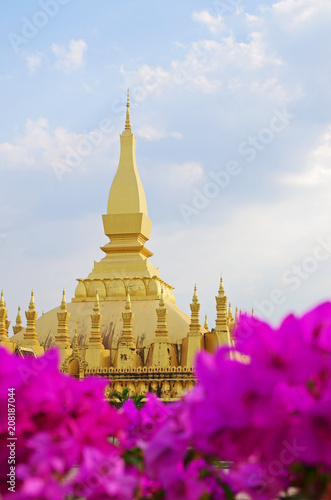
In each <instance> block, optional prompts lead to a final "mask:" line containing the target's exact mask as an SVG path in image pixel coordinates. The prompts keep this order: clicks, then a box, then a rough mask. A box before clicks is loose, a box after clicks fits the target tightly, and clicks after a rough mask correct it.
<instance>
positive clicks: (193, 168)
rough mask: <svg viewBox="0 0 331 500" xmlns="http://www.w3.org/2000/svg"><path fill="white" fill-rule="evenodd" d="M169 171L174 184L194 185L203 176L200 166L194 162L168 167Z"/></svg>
mask: <svg viewBox="0 0 331 500" xmlns="http://www.w3.org/2000/svg"><path fill="white" fill-rule="evenodd" d="M169 171H170V178H171V179H174V182H175V183H176V184H184V183H189V184H191V183H194V182H196V181H197V180H199V179H200V178H201V177H202V176H203V174H204V170H203V168H202V166H201V165H200V164H199V163H196V162H194V161H192V162H186V163H181V164H173V165H170V168H169Z"/></svg>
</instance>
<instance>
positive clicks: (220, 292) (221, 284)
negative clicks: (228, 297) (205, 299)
mask: <svg viewBox="0 0 331 500" xmlns="http://www.w3.org/2000/svg"><path fill="white" fill-rule="evenodd" d="M218 295H219V296H220V297H222V296H224V286H223V276H222V275H221V280H220V287H219V289H218Z"/></svg>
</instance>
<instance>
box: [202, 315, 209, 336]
mask: <svg viewBox="0 0 331 500" xmlns="http://www.w3.org/2000/svg"><path fill="white" fill-rule="evenodd" d="M203 327H204V329H205V330H207V332H209V326H208V319H207V314H206V315H205V324H204V325H203Z"/></svg>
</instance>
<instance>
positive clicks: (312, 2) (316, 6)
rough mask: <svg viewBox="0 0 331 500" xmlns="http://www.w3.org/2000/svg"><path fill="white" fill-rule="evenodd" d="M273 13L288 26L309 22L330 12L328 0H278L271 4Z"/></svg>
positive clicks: (330, 6)
mask: <svg viewBox="0 0 331 500" xmlns="http://www.w3.org/2000/svg"><path fill="white" fill-rule="evenodd" d="M272 11H273V13H274V14H276V15H278V16H281V17H282V19H283V20H284V24H285V25H287V26H288V27H289V28H293V27H299V26H302V25H307V24H309V23H310V24H311V23H312V22H313V21H314V20H317V19H318V18H320V17H321V16H322V18H325V16H328V15H329V14H331V3H330V1H329V0H279V1H277V2H275V3H274V4H273V6H272Z"/></svg>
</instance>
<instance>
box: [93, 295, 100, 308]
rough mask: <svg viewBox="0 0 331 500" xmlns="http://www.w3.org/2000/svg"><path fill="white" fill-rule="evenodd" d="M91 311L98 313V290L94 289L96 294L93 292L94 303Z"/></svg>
mask: <svg viewBox="0 0 331 500" xmlns="http://www.w3.org/2000/svg"><path fill="white" fill-rule="evenodd" d="M93 311H94V312H100V301H99V293H98V289H96V292H95V303H94V307H93Z"/></svg>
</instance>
